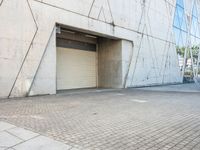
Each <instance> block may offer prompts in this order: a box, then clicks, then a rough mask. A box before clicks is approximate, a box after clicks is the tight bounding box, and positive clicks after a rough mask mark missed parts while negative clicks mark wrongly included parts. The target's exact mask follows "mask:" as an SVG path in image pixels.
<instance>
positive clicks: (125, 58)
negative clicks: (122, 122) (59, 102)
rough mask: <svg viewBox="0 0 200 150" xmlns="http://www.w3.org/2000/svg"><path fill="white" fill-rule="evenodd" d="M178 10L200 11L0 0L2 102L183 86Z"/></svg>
mask: <svg viewBox="0 0 200 150" xmlns="http://www.w3.org/2000/svg"><path fill="white" fill-rule="evenodd" d="M179 4H180V5H181V6H183V8H184V15H183V14H182V16H178V17H179V18H181V17H183V16H186V17H185V18H191V17H190V16H192V14H193V13H192V10H193V8H194V7H193V6H194V5H195V9H197V10H198V11H199V10H200V0H184V1H183V0H177V1H176V0H0V97H1V98H8V97H9V98H10V97H24V96H32V95H42V94H56V92H57V91H58V90H66V89H77V88H95V87H102V88H127V87H139V86H151V85H162V84H172V83H181V82H182V81H183V73H182V72H181V71H180V67H179V60H178V54H177V51H176V46H177V42H176V39H179V35H178V36H176V35H177V32H174V27H175V25H174V18H176V16H175V14H176V10H177V6H178V5H179ZM182 4H183V5H182ZM199 13H200V12H197V18H199V16H200V14H199ZM176 20H178V19H175V21H176ZM185 21H186V24H187V20H185ZM188 21H189V20H188ZM197 23H198V25H197V26H198V27H199V20H198V21H197ZM188 24H189V23H188ZM195 28H197V27H196V26H195ZM188 29H189V28H188ZM181 31H182V30H181ZM188 31H189V30H188ZM199 31H200V30H199ZM199 31H198V32H199ZM186 33H187V31H186ZM179 34H180V33H179ZM199 35H200V34H199ZM188 37H189V36H188ZM195 37H198V36H196V35H195ZM188 40H189V38H188ZM177 41H178V40H177ZM185 43H187V42H186V41H185Z"/></svg>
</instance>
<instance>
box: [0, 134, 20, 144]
mask: <svg viewBox="0 0 200 150" xmlns="http://www.w3.org/2000/svg"><path fill="white" fill-rule="evenodd" d="M21 142H22V140H21V139H19V138H17V137H15V136H13V135H11V134H9V133H7V132H5V131H1V132H0V147H12V146H14V145H16V144H19V143H21Z"/></svg>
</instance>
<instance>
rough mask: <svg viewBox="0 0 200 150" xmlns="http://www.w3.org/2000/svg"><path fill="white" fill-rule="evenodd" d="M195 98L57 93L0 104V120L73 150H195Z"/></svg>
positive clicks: (199, 149) (198, 103) (199, 117)
mask: <svg viewBox="0 0 200 150" xmlns="http://www.w3.org/2000/svg"><path fill="white" fill-rule="evenodd" d="M199 97H200V93H196V92H191V93H188V92H187V93H184V92H180V91H179V92H164V91H150V90H143V89H141V90H138V89H127V90H120V91H107V92H106V91H102V92H96V93H95V92H91V93H90V92H89V91H88V92H87V93H83V92H82V93H77V92H76V93H75V94H69V93H68V94H65V93H62V94H61V95H56V96H43V97H32V98H24V99H23V98H22V99H16V100H15V99H14V100H12V101H2V102H1V101H0V114H1V115H2V116H4V117H3V118H0V120H2V121H8V122H11V123H12V124H14V125H16V126H18V127H22V128H25V129H26V128H29V129H31V131H33V132H36V133H41V134H42V135H44V136H48V137H50V138H53V139H55V140H57V141H61V142H63V143H66V144H67V145H70V146H72V147H73V148H74V149H78V150H85V149H90V150H94V149H98V150H135V149H143V150H154V149H155V150H168V149H170V148H172V149H174V150H178V149H185V150H186V149H187V150H192V149H196V150H200V144H199V143H200V138H199V137H200V109H199V108H200V98H199ZM132 100H137V101H132ZM144 101H147V102H144ZM13 116H15V117H13ZM33 116H37V117H33ZM38 116H39V117H38ZM4 119H5V120H4ZM24 147H25V148H26V146H24ZM73 148H71V149H72V150H74V149H73Z"/></svg>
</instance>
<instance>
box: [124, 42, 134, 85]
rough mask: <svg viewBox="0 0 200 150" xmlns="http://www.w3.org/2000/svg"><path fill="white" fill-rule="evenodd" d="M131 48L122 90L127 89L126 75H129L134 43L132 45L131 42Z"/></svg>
mask: <svg viewBox="0 0 200 150" xmlns="http://www.w3.org/2000/svg"><path fill="white" fill-rule="evenodd" d="M131 46H132V51H131V56H130V60H129V64H128V70H127V72H126V75H125V78H124V85H123V87H124V88H126V87H127V80H128V75H129V73H130V68H131V64H132V61H133V51H134V43H133V41H131Z"/></svg>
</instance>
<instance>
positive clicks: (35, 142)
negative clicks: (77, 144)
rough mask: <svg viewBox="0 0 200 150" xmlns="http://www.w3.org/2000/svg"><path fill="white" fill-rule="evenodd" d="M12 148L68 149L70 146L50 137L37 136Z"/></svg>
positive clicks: (37, 149)
mask: <svg viewBox="0 0 200 150" xmlns="http://www.w3.org/2000/svg"><path fill="white" fill-rule="evenodd" d="M13 148H14V149H15V150H69V149H70V148H71V147H70V146H67V145H66V144H63V143H61V142H57V141H54V140H52V139H50V138H47V137H44V136H39V137H36V138H34V139H31V140H28V141H26V142H24V143H22V144H19V145H17V146H15V147H13Z"/></svg>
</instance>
